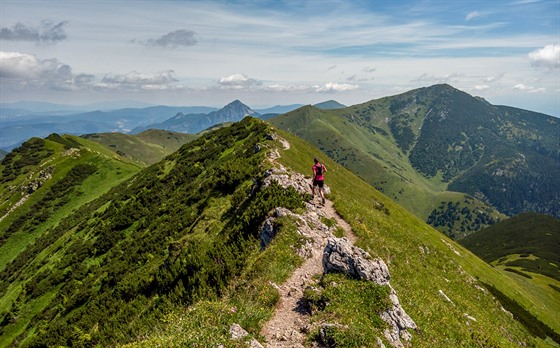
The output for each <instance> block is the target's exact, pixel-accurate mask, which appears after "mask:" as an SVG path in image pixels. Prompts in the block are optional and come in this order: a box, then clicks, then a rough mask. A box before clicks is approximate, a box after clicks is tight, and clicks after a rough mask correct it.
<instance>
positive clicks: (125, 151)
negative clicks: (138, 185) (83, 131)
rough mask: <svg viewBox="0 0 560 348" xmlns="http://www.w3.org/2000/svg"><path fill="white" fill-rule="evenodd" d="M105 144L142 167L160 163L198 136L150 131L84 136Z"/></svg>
mask: <svg viewBox="0 0 560 348" xmlns="http://www.w3.org/2000/svg"><path fill="white" fill-rule="evenodd" d="M83 137H84V138H86V139H89V140H93V141H95V142H98V143H100V144H103V145H105V146H107V147H109V148H110V149H112V150H113V151H115V152H118V153H119V154H121V155H123V156H125V157H127V158H130V159H132V160H134V161H136V162H137V163H138V164H140V165H142V166H146V165H150V164H153V163H155V162H157V161H160V160H161V159H162V158H163V157H165V156H167V155H169V154H171V153H173V152H175V151H177V150H178V149H179V147H181V145H183V144H186V143H188V142H189V141H192V140H194V139H195V138H196V137H197V136H196V135H193V134H184V133H177V132H169V131H163V130H157V129H150V130H147V131H144V132H142V133H139V134H135V135H128V134H122V133H95V134H88V135H84V136H83Z"/></svg>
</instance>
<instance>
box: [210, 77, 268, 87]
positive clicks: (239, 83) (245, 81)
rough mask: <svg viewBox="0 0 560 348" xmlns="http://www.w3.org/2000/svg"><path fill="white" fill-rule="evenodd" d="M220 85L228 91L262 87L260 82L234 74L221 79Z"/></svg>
mask: <svg viewBox="0 0 560 348" xmlns="http://www.w3.org/2000/svg"><path fill="white" fill-rule="evenodd" d="M218 83H219V84H220V85H221V86H222V87H224V88H228V89H244V88H251V87H256V86H260V85H262V82H260V81H259V80H256V79H253V78H250V77H249V76H247V75H245V74H233V75H229V76H224V77H222V78H220V80H219V81H218Z"/></svg>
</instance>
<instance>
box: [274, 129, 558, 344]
mask: <svg viewBox="0 0 560 348" xmlns="http://www.w3.org/2000/svg"><path fill="white" fill-rule="evenodd" d="M284 136H285V137H286V138H287V139H288V140H289V142H290V143H291V144H292V147H291V148H290V149H289V150H285V151H283V156H282V158H281V159H280V161H281V162H282V163H283V164H284V165H286V166H289V167H292V168H294V169H295V170H297V171H300V172H303V173H306V172H310V170H311V165H312V161H311V160H312V158H313V157H314V156H317V153H318V152H317V150H316V149H313V148H312V147H309V146H308V145H306V144H305V143H304V142H303V141H302V140H300V139H299V138H296V137H294V136H291V135H289V134H284ZM324 162H325V163H326V166H327V168H328V169H329V171H328V172H327V175H326V183H327V184H328V185H330V187H331V189H332V194H331V198H332V199H333V200H334V202H335V207H336V209H337V210H338V212H339V213H340V214H342V216H343V217H344V219H346V220H347V221H348V222H349V223H350V225H351V226H352V228H353V231H354V232H355V233H356V234H357V235H358V236H359V242H358V244H359V245H360V246H362V247H363V248H364V249H366V250H367V251H368V252H370V253H371V254H372V255H374V256H378V257H381V258H383V259H384V260H386V261H387V262H388V264H389V269H390V271H391V275H392V278H391V284H394V285H393V286H394V287H395V289H396V290H397V292H398V293H399V296H401V295H400V294H402V298H401V303H403V307H404V308H405V309H406V310H407V312H408V313H409V314H410V315H411V316H412V318H413V319H414V320H415V321H416V323H417V324H418V326H419V327H420V329H421V330H422V333H421V334H420V335H418V336H415V341H414V346H415V347H428V346H437V347H443V346H449V347H452V346H453V347H459V346H499V347H502V346H518V345H519V344H521V343H520V342H522V341H525V340H528V341H532V339H527V338H526V336H525V335H526V334H527V333H526V332H525V330H524V329H523V328H522V326H521V325H520V324H519V323H518V322H516V321H514V320H512V318H511V316H510V314H509V313H506V312H505V311H504V310H503V309H502V307H501V304H500V303H498V302H497V301H496V299H495V298H494V297H493V296H492V295H491V294H490V293H489V292H488V290H486V289H485V286H484V285H483V284H489V285H491V286H493V287H495V288H497V289H498V290H499V291H501V292H502V293H503V294H505V295H507V296H508V297H510V298H512V299H515V301H517V302H518V303H520V304H521V305H523V306H524V307H525V308H526V309H529V310H534V311H533V312H532V313H533V314H534V315H535V316H537V317H538V318H539V319H540V320H541V321H543V322H545V323H546V324H547V325H548V326H550V327H553V328H554V329H555V330H556V332H557V333H558V332H560V327H559V324H558V321H557V319H556V317H555V312H553V309H551V308H550V307H548V304H547V303H540V304H539V305H538V307H539V310H535V307H537V306H535V305H534V304H533V303H532V301H533V300H535V298H534V296H531V295H529V294H528V293H527V289H525V288H523V287H521V286H520V285H519V284H517V283H516V282H514V281H512V280H511V279H510V278H509V277H508V276H506V275H505V274H504V271H501V270H498V269H495V268H493V267H492V266H490V265H488V264H487V263H485V262H484V261H483V260H481V259H479V258H478V257H476V256H475V255H473V254H472V253H471V252H469V251H468V250H467V249H465V248H463V247H462V246H460V245H458V244H457V243H455V242H454V241H452V240H450V239H448V238H447V237H445V236H443V235H442V234H441V233H440V232H438V231H437V230H435V229H433V228H432V227H430V226H428V225H427V224H426V223H424V222H423V221H421V220H420V219H418V218H417V217H415V216H413V215H412V214H410V213H409V212H408V211H406V210H404V209H403V208H401V207H400V206H398V205H397V204H395V203H394V202H393V201H391V200H390V199H388V198H387V197H386V196H384V195H383V194H380V193H379V192H377V191H376V190H374V189H373V188H371V187H370V186H369V185H368V184H367V183H366V182H364V181H363V180H361V179H359V178H357V177H356V176H354V175H353V174H351V173H349V172H348V171H347V170H346V169H344V168H343V167H341V166H340V165H338V164H337V163H335V162H334V161H332V160H330V159H328V158H325V159H324ZM442 292H443V294H445V295H446V296H447V297H448V298H449V299H450V300H451V302H450V301H448V300H447V299H446V298H444V296H443V295H442ZM411 312H412V313H411ZM467 315H468V316H469V317H472V318H475V319H476V320H473V319H469V317H467ZM505 327H507V329H504V328H505ZM498 328H499V329H498ZM522 337H525V338H522ZM549 343H550V342H549Z"/></svg>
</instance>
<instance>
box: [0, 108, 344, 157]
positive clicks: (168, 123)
mask: <svg viewBox="0 0 560 348" xmlns="http://www.w3.org/2000/svg"><path fill="white" fill-rule="evenodd" d="M236 104H238V105H236ZM122 105H136V106H138V107H134V108H132V107H127V108H121V107H120V106H122ZM146 105H147V104H144V103H140V102H130V101H120V102H110V103H96V104H88V105H79V106H75V105H62V104H52V103H44V102H33V101H26V102H18V103H3V104H0V119H1V120H2V122H1V123H0V131H1V133H2V136H1V137H0V149H3V150H8V151H9V150H11V149H13V148H14V147H16V146H19V145H20V144H21V143H22V142H24V141H25V140H27V139H29V138H31V137H46V136H47V135H49V134H51V133H60V134H75V135H81V134H89V133H104V132H120V133H129V132H132V133H139V132H142V131H144V130H147V129H150V128H155V129H163V130H175V131H180V132H189V133H190V132H194V133H198V132H199V131H201V130H203V129H206V128H208V127H211V126H213V125H215V124H216V123H222V122H234V121H238V120H240V119H241V118H243V117H244V116H246V115H251V116H255V117H259V118H262V119H268V118H271V117H274V116H277V115H279V114H282V113H286V112H289V111H292V110H295V109H297V108H299V107H301V106H302V104H292V105H277V106H274V107H271V108H266V109H256V110H253V109H251V108H249V107H248V106H246V105H244V104H243V103H241V102H239V101H238V103H235V102H233V103H230V104H229V106H226V107H224V108H222V109H221V111H220V112H219V113H214V114H211V113H213V112H215V111H218V109H217V108H212V107H205V106H186V107H173V106H161V105H160V106H146ZM316 106H317V107H319V108H337V107H343V105H342V104H340V103H338V102H336V101H334V100H330V101H326V102H323V103H319V104H316ZM236 107H237V109H236ZM210 114H211V115H210Z"/></svg>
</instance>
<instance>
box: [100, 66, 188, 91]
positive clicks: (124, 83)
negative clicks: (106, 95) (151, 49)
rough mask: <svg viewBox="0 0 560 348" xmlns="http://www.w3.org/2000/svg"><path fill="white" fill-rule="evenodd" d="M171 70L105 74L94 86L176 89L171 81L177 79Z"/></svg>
mask: <svg viewBox="0 0 560 348" xmlns="http://www.w3.org/2000/svg"><path fill="white" fill-rule="evenodd" d="M174 74H175V72H174V71H173V70H167V71H159V72H148V73H141V72H137V71H132V72H129V73H127V74H125V75H108V76H105V77H104V78H103V79H102V80H101V83H100V84H98V85H97V86H96V87H99V88H108V89H125V90H166V89H176V88H179V87H178V86H174V85H173V83H175V82H177V81H178V80H177V79H176V78H175V77H174Z"/></svg>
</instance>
